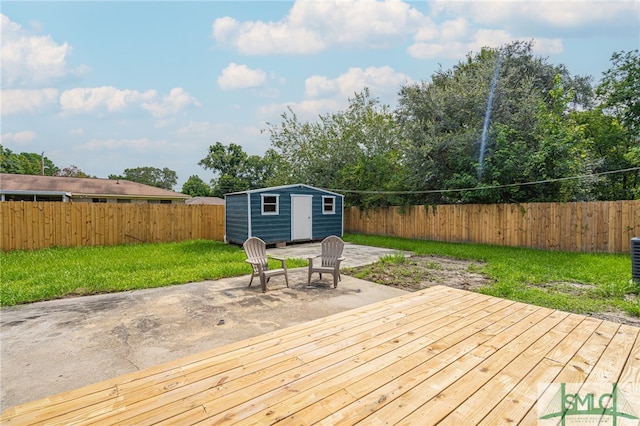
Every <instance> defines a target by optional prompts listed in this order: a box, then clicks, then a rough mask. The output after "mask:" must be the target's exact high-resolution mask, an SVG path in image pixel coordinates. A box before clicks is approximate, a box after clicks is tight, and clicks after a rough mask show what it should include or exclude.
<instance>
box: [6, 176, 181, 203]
mask: <svg viewBox="0 0 640 426" xmlns="http://www.w3.org/2000/svg"><path fill="white" fill-rule="evenodd" d="M0 190H1V191H29V192H36V191H50V192H70V193H71V195H72V196H85V197H86V196H95V197H97V196H112V197H113V196H123V197H144V198H165V199H169V198H171V199H187V198H190V197H189V196H188V195H185V194H181V193H179V192H174V191H169V190H167V189H162V188H156V187H154V186H149V185H143V184H141V183H137V182H131V181H128V180H122V179H120V180H115V179H90V178H72V177H60V176H38V175H16V174H7V173H0Z"/></svg>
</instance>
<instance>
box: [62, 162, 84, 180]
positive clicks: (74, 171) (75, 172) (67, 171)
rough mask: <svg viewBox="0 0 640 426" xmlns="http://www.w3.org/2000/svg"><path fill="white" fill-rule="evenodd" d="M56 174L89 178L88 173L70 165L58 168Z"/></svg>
mask: <svg viewBox="0 0 640 426" xmlns="http://www.w3.org/2000/svg"><path fill="white" fill-rule="evenodd" d="M57 176H65V177H75V178H90V177H91V176H89V175H88V174H86V173H85V172H83V171H82V170H80V169H79V168H78V167H76V166H74V165H71V166H69V167H65V168H63V169H62V170H60V171H59V172H58V174H57Z"/></svg>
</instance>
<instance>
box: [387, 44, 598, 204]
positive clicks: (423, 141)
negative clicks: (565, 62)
mask: <svg viewBox="0 0 640 426" xmlns="http://www.w3.org/2000/svg"><path fill="white" fill-rule="evenodd" d="M531 51H532V44H531V43H521V42H516V43H512V44H510V45H507V46H504V47H502V48H500V49H482V51H481V52H480V53H479V54H477V55H475V56H472V55H469V56H468V57H467V60H466V61H464V62H460V63H459V64H458V65H456V66H455V67H454V68H453V69H452V70H448V71H442V70H441V71H440V72H438V73H436V74H435V75H433V76H432V82H431V83H426V82H421V83H417V84H411V85H407V86H405V87H403V88H402V90H401V92H400V107H399V110H398V115H399V118H400V120H402V122H403V124H404V125H405V127H404V129H405V131H406V132H407V137H408V139H409V140H410V143H411V148H410V149H409V151H408V154H407V166H408V167H409V169H410V172H409V173H407V176H408V178H409V181H408V183H409V186H410V188H411V189H413V190H414V191H439V190H443V189H464V188H474V189H476V188H480V190H473V191H456V192H438V193H433V194H429V195H424V196H420V197H417V199H416V200H415V202H416V203H420V204H425V203H432V204H435V203H454V202H476V203H478V202H479V203H496V202H518V201H534V200H540V201H542V200H550V199H553V200H557V201H559V200H567V199H577V198H578V195H576V193H575V191H571V190H570V189H567V186H568V185H566V184H560V185H555V186H554V185H545V187H544V188H543V189H541V190H540V189H534V188H518V187H515V188H498V189H489V187H493V186H500V185H510V184H513V183H516V182H530V181H533V180H544V179H549V178H554V177H562V178H564V177H569V176H573V175H575V174H579V173H580V172H581V171H583V170H584V169H585V167H584V164H583V163H584V161H582V157H581V156H578V157H577V159H576V158H575V157H571V158H565V157H556V156H559V155H574V154H575V153H576V152H577V151H579V147H580V146H581V144H582V142H583V141H582V139H581V129H580V128H579V126H577V125H576V124H575V123H572V122H570V121H568V120H567V114H566V110H567V108H568V107H569V106H570V105H571V106H572V107H573V108H577V107H585V106H586V105H588V104H589V103H590V100H591V93H590V86H589V85H588V81H587V80H586V79H584V78H581V77H575V78H572V77H571V76H570V75H569V74H568V72H567V71H566V70H565V69H564V68H563V67H556V66H553V65H551V64H548V63H546V61H544V60H542V59H540V58H536V57H534V56H533V55H532V53H531ZM499 63H501V66H500V67H499V68H498V64H499ZM496 70H499V74H498V79H497V84H496V86H495V89H494V100H493V105H492V111H491V126H490V127H489V132H488V140H487V148H486V152H485V154H486V155H485V164H484V165H483V169H482V170H483V173H482V174H481V176H479V174H480V173H479V154H480V145H481V136H482V129H483V124H484V119H485V114H486V112H487V100H488V98H489V95H490V90H491V85H492V80H493V75H494V73H495V72H496ZM549 125H551V127H548V126H549ZM551 132H552V133H551ZM550 160H553V161H550ZM572 173H573V174H572ZM482 188H487V189H482Z"/></svg>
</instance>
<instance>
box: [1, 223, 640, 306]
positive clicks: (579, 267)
mask: <svg viewBox="0 0 640 426" xmlns="http://www.w3.org/2000/svg"><path fill="white" fill-rule="evenodd" d="M344 239H345V241H350V242H353V243H357V244H364V245H371V246H381V247H389V248H393V249H398V250H408V251H412V252H415V253H416V254H433V255H444V256H451V257H456V258H463V259H473V260H480V261H483V262H484V263H485V266H484V268H483V269H482V270H481V271H480V272H481V273H482V274H484V275H485V276H487V277H488V278H489V279H490V280H491V281H492V284H491V285H489V286H487V287H484V288H482V289H481V290H480V291H482V292H483V293H485V294H490V295H494V296H498V297H504V298H507V299H512V300H518V301H522V302H526V303H532V304H536V305H541V306H547V307H550V308H554V309H562V310H565V311H570V312H578V313H596V312H603V311H610V310H612V309H619V310H623V311H626V312H627V313H630V314H632V315H637V316H640V305H639V303H638V298H637V293H636V292H637V290H638V286H635V285H633V284H632V283H631V282H630V277H631V259H630V256H629V255H613V254H585V253H567V252H547V251H541V250H532V249H522V248H511V247H498V246H489V245H481V244H454V243H439V242H434V241H422V240H407V239H401V238H392V237H377V236H365V235H353V234H349V235H345V236H344ZM244 260H245V255H244V252H243V251H242V249H241V248H240V247H237V246H233V245H227V244H223V243H221V242H215V241H205V240H197V241H188V242H181V243H170V244H133V245H122V246H113V247H80V248H51V249H45V250H35V251H15V252H9V253H2V254H0V266H1V269H0V270H1V272H0V274H1V275H0V284H1V288H0V297H1V299H0V303H1V305H2V306H11V305H16V304H22V303H30V302H35V301H40V300H49V299H56V298H61V297H69V296H78V295H88V294H98V293H108V292H117V291H126V290H134V289H143V288H151V287H162V286H168V285H173V284H183V283H188V282H194V281H202V280H211V279H219V278H224V277H233V276H239V275H248V274H249V273H250V272H251V268H250V266H249V265H248V264H247V263H246V262H245V261H244ZM306 264H307V261H306V260H303V259H289V260H288V261H287V266H288V267H290V268H295V267H301V266H306ZM273 266H274V267H275V266H277V265H275V264H274V265H273Z"/></svg>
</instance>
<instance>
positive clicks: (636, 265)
mask: <svg viewBox="0 0 640 426" xmlns="http://www.w3.org/2000/svg"><path fill="white" fill-rule="evenodd" d="M631 279H632V280H633V281H635V282H636V283H637V284H638V285H639V286H640V238H632V239H631Z"/></svg>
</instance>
